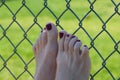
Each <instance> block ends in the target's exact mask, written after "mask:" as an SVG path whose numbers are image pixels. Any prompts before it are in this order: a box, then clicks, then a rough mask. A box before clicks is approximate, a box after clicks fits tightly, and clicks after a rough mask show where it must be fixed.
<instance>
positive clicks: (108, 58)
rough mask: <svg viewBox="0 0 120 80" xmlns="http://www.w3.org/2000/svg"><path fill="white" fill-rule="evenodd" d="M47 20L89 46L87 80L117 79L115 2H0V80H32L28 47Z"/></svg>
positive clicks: (118, 7) (119, 16) (119, 49)
mask: <svg viewBox="0 0 120 80" xmlns="http://www.w3.org/2000/svg"><path fill="white" fill-rule="evenodd" d="M97 7H98V8H97ZM107 13H108V14H107ZM48 21H50V22H53V23H55V24H56V26H57V28H58V29H59V30H63V29H64V30H66V31H67V32H69V33H71V34H74V35H77V36H78V38H80V39H83V43H86V44H87V45H88V46H89V49H90V57H91V61H92V69H91V75H90V80H120V63H119V60H120V59H119V58H120V36H119V35H120V28H119V26H120V1H119V0H106V1H104V0H85V1H84V0H59V1H56V0H51V1H50V0H34V1H33V0H17V1H16V0H0V80H32V79H33V77H34V69H35V63H34V56H33V52H32V45H33V43H34V42H35V39H36V38H37V36H38V34H39V32H40V31H41V30H42V29H43V28H44V25H45V23H46V22H48ZM43 24H44V25H43Z"/></svg>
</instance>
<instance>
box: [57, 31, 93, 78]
mask: <svg viewBox="0 0 120 80" xmlns="http://www.w3.org/2000/svg"><path fill="white" fill-rule="evenodd" d="M81 46H82V43H81V41H80V40H78V38H77V37H76V36H72V35H70V34H67V33H66V32H65V31H61V32H60V41H59V49H58V56H57V72H56V79H55V80H88V79H89V75H90V65H91V64H90V58H89V54H88V52H89V51H88V48H87V46H86V45H84V46H83V47H82V49H80V47H81Z"/></svg>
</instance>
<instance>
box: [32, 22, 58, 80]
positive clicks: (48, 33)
mask: <svg viewBox="0 0 120 80" xmlns="http://www.w3.org/2000/svg"><path fill="white" fill-rule="evenodd" d="M57 37H58V31H57V29H56V27H55V25H54V24H52V29H51V30H46V29H45V30H43V31H42V33H41V34H40V36H39V38H38V40H37V41H36V43H35V45H34V46H33V51H34V55H35V61H36V74H35V78H34V80H54V79H55V73H56V56H57V51H58V43H57Z"/></svg>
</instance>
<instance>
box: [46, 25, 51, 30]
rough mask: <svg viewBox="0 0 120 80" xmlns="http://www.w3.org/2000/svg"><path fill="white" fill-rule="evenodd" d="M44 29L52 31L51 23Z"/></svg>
mask: <svg viewBox="0 0 120 80" xmlns="http://www.w3.org/2000/svg"><path fill="white" fill-rule="evenodd" d="M46 29H47V30H48V31H49V30H51V29H52V25H51V23H49V24H47V25H46Z"/></svg>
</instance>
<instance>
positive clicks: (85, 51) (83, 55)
mask: <svg viewBox="0 0 120 80" xmlns="http://www.w3.org/2000/svg"><path fill="white" fill-rule="evenodd" d="M88 53H89V49H88V47H87V46H86V45H84V46H83V47H82V53H81V58H82V59H86V58H87V57H88V56H89V54H88Z"/></svg>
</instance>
